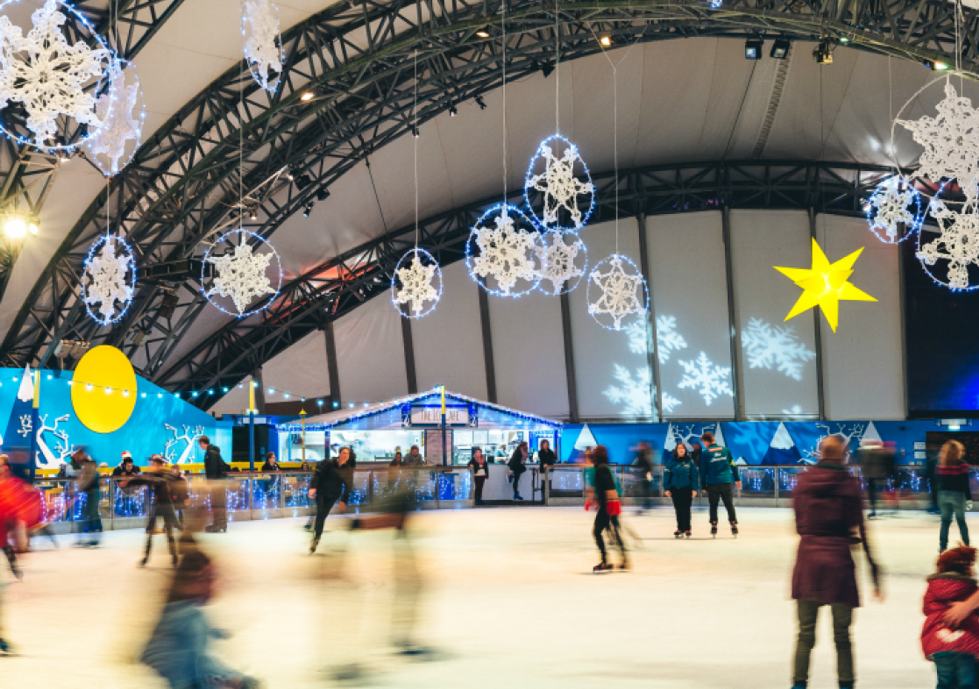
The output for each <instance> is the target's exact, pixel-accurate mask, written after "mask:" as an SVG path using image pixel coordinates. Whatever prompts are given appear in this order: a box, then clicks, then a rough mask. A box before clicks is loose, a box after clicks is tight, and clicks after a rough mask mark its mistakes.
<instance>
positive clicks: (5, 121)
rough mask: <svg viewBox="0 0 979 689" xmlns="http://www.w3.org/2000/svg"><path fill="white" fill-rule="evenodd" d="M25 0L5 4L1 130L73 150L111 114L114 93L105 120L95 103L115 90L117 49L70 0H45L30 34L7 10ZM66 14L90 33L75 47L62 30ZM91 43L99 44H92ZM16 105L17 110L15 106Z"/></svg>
mask: <svg viewBox="0 0 979 689" xmlns="http://www.w3.org/2000/svg"><path fill="white" fill-rule="evenodd" d="M20 1H21V0H3V1H2V2H0V15H3V16H0V110H3V117H2V118H0V131H2V132H3V133H4V134H6V135H7V136H8V137H9V138H11V139H13V140H14V141H16V142H18V143H20V144H22V145H25V146H34V147H36V148H39V149H41V150H45V151H70V150H74V149H75V148H77V147H78V146H80V145H81V144H83V143H85V142H86V141H89V140H90V139H92V138H93V137H95V136H96V135H97V134H98V132H99V130H100V129H101V128H102V126H103V120H104V119H108V118H110V117H111V111H112V108H113V100H112V98H111V97H110V99H109V103H108V106H107V108H106V111H105V114H104V115H103V116H102V119H100V116H99V115H98V114H97V113H96V109H95V103H96V96H97V95H98V94H104V93H111V84H110V83H109V82H110V80H111V74H110V73H111V71H112V70H111V66H112V62H113V59H114V56H113V52H112V50H111V49H110V48H109V46H108V44H107V43H106V42H105V39H104V38H102V36H100V35H99V33H98V32H97V31H96V30H95V29H94V28H93V27H92V25H91V24H90V23H89V22H88V20H87V19H86V18H85V16H84V15H82V14H81V13H80V12H79V11H78V10H76V9H75V8H74V7H73V6H72V5H71V4H69V3H68V2H65V0H46V1H45V3H44V5H43V6H42V7H40V8H38V9H37V10H35V11H34V12H33V13H32V14H31V21H32V23H33V28H31V30H30V31H28V32H27V35H26V36H25V35H24V33H23V30H22V29H21V27H19V26H14V25H13V24H12V23H11V21H10V19H9V17H7V16H6V15H5V14H3V13H4V11H5V10H7V11H9V8H10V7H11V6H12V5H14V4H15V3H18V2H20ZM61 10H64V12H63V11H61ZM65 12H67V13H69V14H71V15H72V16H73V17H74V19H75V20H77V22H78V24H77V25H78V26H82V27H85V28H86V29H88V32H89V33H90V36H89V37H86V38H84V39H83V40H79V41H78V42H76V43H75V44H74V45H70V44H69V43H68V39H67V37H66V35H65V32H64V31H63V30H62V26H63V25H64V23H65V21H66V20H67V16H66V14H65ZM86 41H88V42H91V43H93V44H97V45H96V47H95V48H90V47H89V46H88V45H87V44H86ZM42 61H43V66H39V63H40V62H42ZM14 103H17V104H18V107H17V108H16V109H13V108H11V105H12V104H14ZM72 120H73V121H74V123H75V124H74V126H73V125H72Z"/></svg>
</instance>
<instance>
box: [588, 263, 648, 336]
mask: <svg viewBox="0 0 979 689" xmlns="http://www.w3.org/2000/svg"><path fill="white" fill-rule="evenodd" d="M586 299H587V301H588V313H590V314H591V316H592V318H594V319H595V321H597V322H598V324H599V325H601V326H602V327H603V328H608V329H609V330H624V329H625V328H626V327H627V326H628V325H629V323H626V324H623V322H622V321H623V320H624V319H625V318H627V317H629V316H636V317H637V318H630V321H633V322H635V321H638V320H640V319H642V318H644V317H645V316H646V309H647V308H648V306H649V292H648V290H647V288H646V281H645V280H644V279H643V276H642V272H641V271H640V270H639V268H638V267H637V266H636V264H635V263H633V262H632V261H631V260H630V259H629V258H628V257H626V256H623V255H622V254H612V255H611V256H609V257H608V258H606V259H605V260H604V261H601V262H599V263H598V265H596V266H595V267H594V268H593V269H592V271H591V273H589V274H588V291H587V294H586ZM604 316H608V317H609V318H604Z"/></svg>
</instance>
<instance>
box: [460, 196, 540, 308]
mask: <svg viewBox="0 0 979 689" xmlns="http://www.w3.org/2000/svg"><path fill="white" fill-rule="evenodd" d="M490 221H492V222H493V226H492V227H491V226H489V225H488V223H489V222H490ZM518 221H523V222H522V223H521V224H524V225H530V221H529V220H527V219H526V217H525V216H524V215H523V213H521V212H520V211H519V210H517V209H516V208H515V207H513V206H507V205H500V206H497V207H496V208H493V209H490V210H489V211H488V212H486V213H485V214H484V215H483V216H482V217H481V218H480V219H479V220H478V221H477V222H476V224H475V225H474V226H473V229H472V232H471V234H470V238H469V242H468V244H467V246H466V250H467V251H471V249H472V244H473V243H475V245H476V248H477V249H478V250H479V255H478V256H472V255H470V256H468V257H467V263H468V264H469V274H470V275H471V276H472V278H473V279H474V280H476V282H478V283H479V284H480V285H482V286H483V287H484V288H485V289H486V290H487V291H490V292H493V293H495V294H498V295H499V296H502V297H516V296H520V295H521V294H524V293H526V292H529V291H531V290H532V289H534V288H535V287H536V286H537V283H538V281H539V279H540V278H539V276H538V271H537V266H536V265H535V262H534V254H535V249H536V247H538V246H539V243H540V235H539V234H538V233H537V232H528V231H527V230H525V229H523V228H522V227H518V226H517V222H518ZM480 278H481V279H480ZM487 278H493V280H494V281H495V282H496V289H492V288H490V287H488V286H487V285H486V283H485V280H486V279H487ZM519 280H525V281H527V282H529V283H530V285H531V286H530V288H529V289H526V290H522V291H516V290H514V287H516V285H517V282H518V281H519Z"/></svg>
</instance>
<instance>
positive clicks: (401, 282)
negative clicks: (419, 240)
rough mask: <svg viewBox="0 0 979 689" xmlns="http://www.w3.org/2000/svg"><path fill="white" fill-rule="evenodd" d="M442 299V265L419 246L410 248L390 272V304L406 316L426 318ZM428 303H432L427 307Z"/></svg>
mask: <svg viewBox="0 0 979 689" xmlns="http://www.w3.org/2000/svg"><path fill="white" fill-rule="evenodd" d="M440 299H442V268H441V266H439V264H438V261H436V260H435V257H434V256H432V254H431V253H429V252H428V251H426V250H425V249H422V248H420V247H415V248H414V249H411V250H410V251H408V252H407V253H406V254H405V255H404V256H402V257H401V260H400V261H398V265H396V266H395V267H394V272H393V273H392V275H391V303H392V304H394V308H396V309H397V310H398V313H400V314H401V315H402V316H404V317H405V318H424V317H425V316H427V315H428V314H430V313H431V312H432V311H434V310H435V307H436V306H438V303H439V300H440ZM425 302H431V304H430V305H428V306H426V305H425Z"/></svg>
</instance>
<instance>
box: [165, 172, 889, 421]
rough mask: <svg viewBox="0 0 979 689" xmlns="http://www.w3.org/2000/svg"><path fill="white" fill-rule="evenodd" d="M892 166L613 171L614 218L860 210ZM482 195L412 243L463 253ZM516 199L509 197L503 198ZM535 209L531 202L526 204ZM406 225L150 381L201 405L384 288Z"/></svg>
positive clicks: (445, 260)
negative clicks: (773, 210) (195, 394)
mask: <svg viewBox="0 0 979 689" xmlns="http://www.w3.org/2000/svg"><path fill="white" fill-rule="evenodd" d="M891 174H893V169H892V168H886V167H880V166H860V165H855V164H847V163H793V162H758V161H750V162H718V163H705V164H690V165H679V166H665V167H649V168H641V169H636V170H628V171H625V172H621V173H620V174H619V178H618V179H619V184H618V187H619V188H618V215H619V217H620V218H622V217H627V218H633V217H636V216H637V215H639V214H643V215H646V216H649V215H663V214H670V213H682V212H693V211H706V210H719V209H721V208H724V207H728V208H795V209H800V210H808V209H810V208H811V209H813V210H815V211H816V212H818V213H831V214H838V215H863V214H864V203H865V201H866V199H867V198H868V197H869V196H870V195H871V194H872V193H873V190H874V189H875V188H876V186H877V185H878V184H879V183H880V181H881V180H882V179H883V178H885V177H887V176H890V175H891ZM592 179H593V180H594V181H595V183H596V185H597V187H598V194H597V202H596V207H595V214H594V216H593V219H592V221H591V222H592V223H593V224H594V223H598V222H603V221H606V220H612V219H614V218H615V217H616V203H615V199H616V189H615V175H614V173H613V172H606V173H603V174H597V175H595V174H593V175H592ZM500 200H501V199H500V198H494V199H487V200H484V201H481V202H480V203H475V204H471V205H468V206H465V207H462V208H458V209H455V210H453V211H450V212H448V213H443V214H441V215H438V216H435V217H432V218H429V219H427V220H424V221H422V222H421V223H420V224H419V229H420V232H421V239H420V244H421V245H423V246H425V247H426V248H427V249H428V250H429V251H431V252H432V253H433V254H434V255H435V256H436V258H437V260H438V261H439V263H441V264H442V266H443V267H444V266H446V265H449V264H451V263H453V262H455V261H458V260H460V259H462V258H464V255H465V243H466V240H467V238H468V236H469V231H470V228H471V227H472V225H473V223H475V222H476V220H477V219H478V218H479V216H480V215H481V214H482V213H483V211H485V210H486V208H487V207H489V206H491V205H493V204H495V203H498V202H499V201H500ZM510 201H511V202H512V203H515V204H517V205H519V204H520V203H521V201H522V197H520V196H519V195H518V194H514V196H513V197H512V198H511V199H510ZM535 205H536V204H535ZM414 237H415V227H414V225H413V224H412V225H410V226H406V227H403V228H401V229H400V230H398V231H395V232H390V233H388V234H386V235H385V236H383V237H379V238H377V239H375V240H373V241H370V242H367V243H365V244H362V245H360V246H358V247H356V248H354V249H351V250H350V251H347V252H345V253H343V254H342V255H340V256H337V257H336V258H334V259H332V260H330V261H327V262H326V263H323V264H321V265H319V266H316V267H315V268H313V269H311V270H309V271H307V272H306V273H305V274H303V275H300V276H298V277H296V278H295V279H293V280H291V281H289V282H288V283H287V284H285V285H283V288H282V294H281V296H280V297H279V298H277V299H276V300H275V301H274V302H273V303H271V304H270V305H269V309H268V310H266V311H265V312H263V313H262V314H261V315H259V316H255V317H253V318H250V319H247V320H245V321H234V322H231V323H228V324H227V325H225V326H224V327H223V328H221V329H219V330H218V331H217V332H215V333H213V334H212V335H211V336H210V337H208V338H207V339H206V340H205V341H203V342H202V343H200V344H199V345H198V346H197V347H195V348H194V349H193V350H192V351H191V352H189V353H188V354H187V355H186V356H184V357H182V358H181V359H180V360H179V361H176V362H174V363H173V364H172V365H171V366H170V367H169V368H168V369H167V370H166V371H165V372H163V373H162V374H161V375H160V376H158V378H157V381H156V382H157V383H158V384H160V385H163V386H165V387H166V388H167V389H170V390H173V391H175V392H189V391H203V390H211V391H213V392H212V393H210V394H204V395H199V396H198V397H196V398H189V401H190V402H191V403H193V404H196V405H199V406H201V407H202V408H206V407H208V406H210V405H212V404H214V403H215V402H216V401H217V400H218V399H220V398H221V397H222V394H223V393H222V392H221V390H222V388H230V387H233V386H234V385H236V384H237V383H238V382H239V381H240V380H241V379H243V378H245V377H246V376H248V375H251V374H252V373H253V372H254V371H255V370H256V369H257V368H259V367H260V366H261V365H262V364H263V363H265V362H267V361H269V360H270V359H271V358H272V357H274V356H275V355H277V354H279V353H281V352H283V351H284V350H285V349H287V348H288V347H289V346H290V345H292V344H294V343H296V342H298V341H299V340H300V339H302V338H303V337H305V336H306V335H308V334H309V333H311V332H312V331H314V330H317V329H320V328H323V327H324V326H325V325H326V323H327V322H328V321H331V320H335V319H337V318H339V317H341V316H343V315H345V314H347V313H350V312H351V311H352V310H354V309H356V308H357V307H358V306H360V305H361V304H363V303H364V302H366V301H368V300H370V299H373V298H374V297H376V296H379V295H385V294H387V292H388V290H389V289H390V281H391V273H392V271H393V270H394V267H395V265H396V264H397V262H398V260H399V259H400V258H401V257H402V256H403V255H404V253H405V251H407V250H408V249H410V248H411V247H412V246H413V245H414V241H415V239H414Z"/></svg>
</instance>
